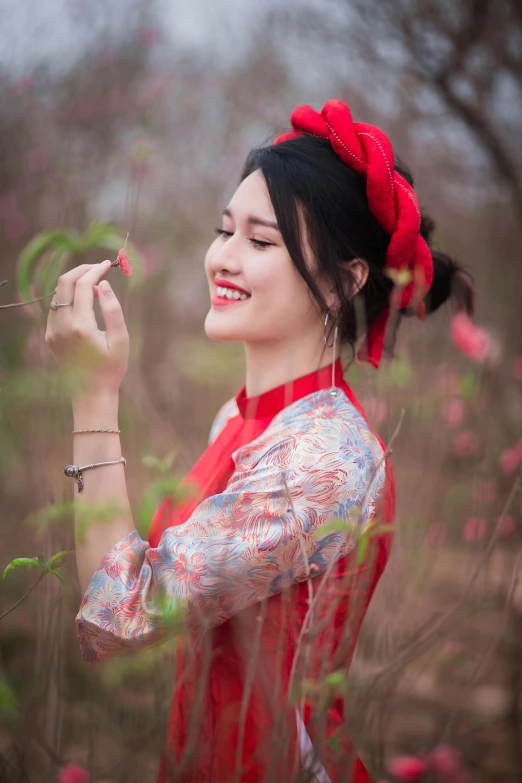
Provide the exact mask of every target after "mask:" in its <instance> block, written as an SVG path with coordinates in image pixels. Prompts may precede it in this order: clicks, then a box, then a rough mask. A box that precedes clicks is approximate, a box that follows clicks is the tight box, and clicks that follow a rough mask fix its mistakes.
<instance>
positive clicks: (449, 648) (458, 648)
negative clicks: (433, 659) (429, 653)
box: [440, 639, 463, 659]
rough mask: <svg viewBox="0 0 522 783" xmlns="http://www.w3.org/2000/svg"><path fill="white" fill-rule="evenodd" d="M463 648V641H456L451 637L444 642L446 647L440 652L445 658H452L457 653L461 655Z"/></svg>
mask: <svg viewBox="0 0 522 783" xmlns="http://www.w3.org/2000/svg"><path fill="white" fill-rule="evenodd" d="M462 650H463V646H462V643H461V642H456V641H454V640H453V639H449V640H448V641H447V642H446V643H445V644H444V647H443V648H442V650H441V651H440V654H441V656H442V657H443V658H446V659H451V658H455V657H456V656H457V655H460V653H461V652H462Z"/></svg>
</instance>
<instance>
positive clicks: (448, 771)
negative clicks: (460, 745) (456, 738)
mask: <svg viewBox="0 0 522 783" xmlns="http://www.w3.org/2000/svg"><path fill="white" fill-rule="evenodd" d="M428 762H429V766H430V772H432V773H433V774H435V775H436V776H437V777H439V778H441V779H442V780H444V781H447V783H460V781H462V780H463V771H462V762H461V759H460V755H459V753H458V752H457V751H456V750H455V749H454V748H452V747H451V746H450V745H439V746H438V747H436V748H435V749H434V750H432V752H431V753H430V755H429V757H428Z"/></svg>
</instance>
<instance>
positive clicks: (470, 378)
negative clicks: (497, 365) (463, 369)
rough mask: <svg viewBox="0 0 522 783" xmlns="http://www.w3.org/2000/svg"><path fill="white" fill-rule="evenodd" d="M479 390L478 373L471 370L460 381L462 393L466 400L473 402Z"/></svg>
mask: <svg viewBox="0 0 522 783" xmlns="http://www.w3.org/2000/svg"><path fill="white" fill-rule="evenodd" d="M478 390H479V379H478V374H477V371H476V370H474V369H473V368H470V369H469V370H468V371H467V373H466V374H465V375H464V377H463V378H462V379H461V381H460V393H461V396H462V397H464V399H465V400H471V399H472V398H473V397H474V396H475V394H476V393H477V392H478Z"/></svg>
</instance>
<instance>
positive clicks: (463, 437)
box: [453, 432, 478, 457]
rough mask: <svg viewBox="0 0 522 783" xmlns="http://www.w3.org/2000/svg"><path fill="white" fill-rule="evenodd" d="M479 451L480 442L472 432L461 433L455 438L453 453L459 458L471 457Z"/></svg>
mask: <svg viewBox="0 0 522 783" xmlns="http://www.w3.org/2000/svg"><path fill="white" fill-rule="evenodd" d="M477 449H478V441H477V438H476V436H475V435H474V434H473V433H472V432H460V433H459V434H458V435H455V437H454V438H453V453H454V454H455V456H457V457H469V456H471V455H472V454H475V452H476V451H477Z"/></svg>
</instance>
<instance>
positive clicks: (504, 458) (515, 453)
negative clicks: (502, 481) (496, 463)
mask: <svg viewBox="0 0 522 783" xmlns="http://www.w3.org/2000/svg"><path fill="white" fill-rule="evenodd" d="M521 461H522V454H521V453H520V450H519V446H518V444H517V447H516V448H514V449H504V451H503V452H502V454H501V455H500V470H501V471H502V473H505V474H506V475H508V476H509V475H510V474H511V473H514V472H515V470H516V469H517V468H518V466H519V465H520V463H521Z"/></svg>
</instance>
